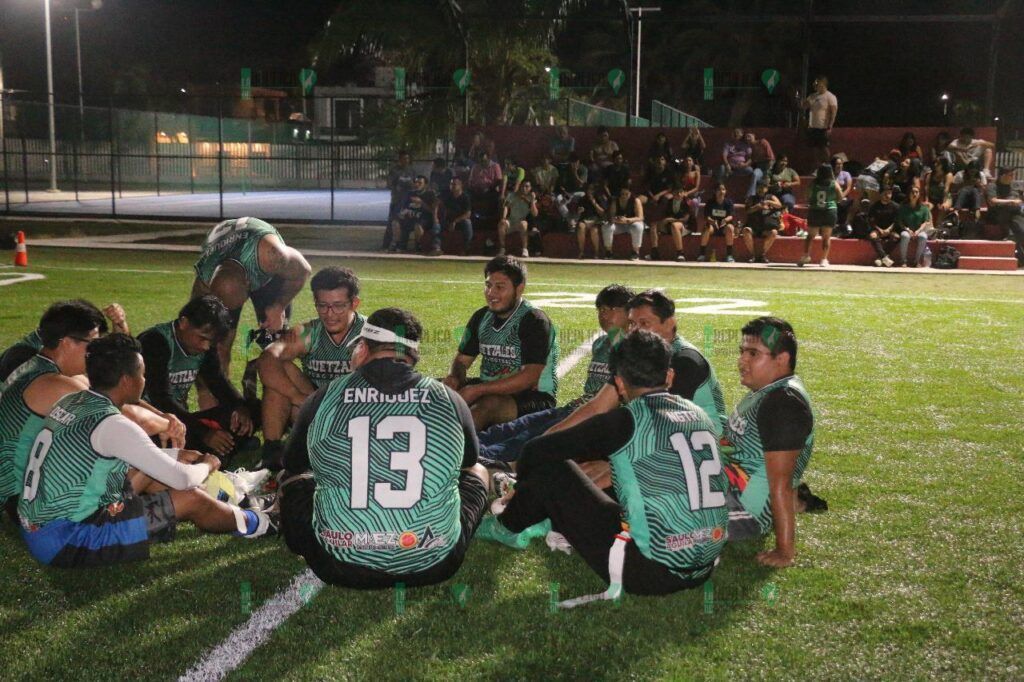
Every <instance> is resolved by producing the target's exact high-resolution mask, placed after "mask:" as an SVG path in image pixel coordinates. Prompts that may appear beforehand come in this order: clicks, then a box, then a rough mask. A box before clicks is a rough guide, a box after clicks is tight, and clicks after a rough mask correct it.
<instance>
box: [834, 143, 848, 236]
mask: <svg viewBox="0 0 1024 682" xmlns="http://www.w3.org/2000/svg"><path fill="white" fill-rule="evenodd" d="M844 162H845V159H844V157H842V156H840V155H838V154H836V155H835V156H833V157H832V173H833V174H834V175H835V176H836V182H837V183H839V189H840V190H841V191H840V192H839V197H838V201H837V211H836V229H837V230H839V236H840V237H852V236H853V229H852V228H851V227H850V207H851V206H852V205H853V197H852V196H850V193H851V192H852V191H853V176H852V175H850V174H849V173H848V172H847V171H845V170H843V164H844Z"/></svg>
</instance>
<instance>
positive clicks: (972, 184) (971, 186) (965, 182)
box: [953, 161, 987, 223]
mask: <svg viewBox="0 0 1024 682" xmlns="http://www.w3.org/2000/svg"><path fill="white" fill-rule="evenodd" d="M957 181H959V184H960V191H959V192H957V195H956V201H955V202H954V203H953V208H955V209H956V210H957V213H958V214H960V213H961V212H967V213H969V214H970V215H971V216H972V217H973V218H974V220H977V219H978V216H979V214H980V211H981V198H982V193H983V192H984V191H985V185H986V184H987V183H986V182H985V174H984V173H982V172H981V167H980V166H979V165H978V162H977V161H971V162H970V163H968V164H967V167H966V168H964V169H963V170H962V171H960V172H959V173H957V174H956V175H955V176H954V178H953V182H954V183H956V182H957ZM960 221H961V223H963V221H964V216H963V215H960Z"/></svg>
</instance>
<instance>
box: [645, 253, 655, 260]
mask: <svg viewBox="0 0 1024 682" xmlns="http://www.w3.org/2000/svg"><path fill="white" fill-rule="evenodd" d="M644 260H654V254H653V253H648V254H647V255H646V256H644Z"/></svg>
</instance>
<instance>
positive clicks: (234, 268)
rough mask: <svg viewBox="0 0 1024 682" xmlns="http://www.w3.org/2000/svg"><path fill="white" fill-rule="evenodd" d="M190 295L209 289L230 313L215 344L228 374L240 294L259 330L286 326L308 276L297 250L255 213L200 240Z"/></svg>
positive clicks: (220, 224)
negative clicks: (253, 313) (250, 304)
mask: <svg viewBox="0 0 1024 682" xmlns="http://www.w3.org/2000/svg"><path fill="white" fill-rule="evenodd" d="M195 271H196V279H195V282H193V284H192V298H199V297H200V296H205V295H206V294H213V295H214V296H216V297H217V298H219V299H220V300H221V301H223V302H224V305H226V306H227V308H228V311H229V312H230V313H231V326H230V328H229V329H228V332H227V333H226V334H225V335H224V337H223V338H222V339H221V341H220V343H219V345H218V352H219V353H220V362H221V366H222V367H223V368H224V373H225V374H230V371H229V370H230V365H231V346H232V344H233V343H234V341H235V330H236V329H237V328H238V320H239V317H240V316H241V314H242V306H243V305H245V301H246V299H249V300H251V301H252V307H253V310H254V311H255V312H256V320H257V321H258V322H259V325H260V327H261V328H263V329H267V330H269V331H271V332H277V331H280V330H281V329H283V328H284V327H285V326H287V322H288V313H289V311H290V304H291V302H292V299H293V298H295V296H296V294H298V293H299V292H300V291H302V287H303V286H305V284H306V279H308V278H309V273H310V267H309V263H307V262H306V259H305V258H303V257H302V254H301V253H299V252H298V251H296V250H295V249H293V248H291V247H290V246H286V245H285V243H284V239H282V238H281V235H280V234H278V232H277V230H276V229H275V228H274V226H273V225H271V224H269V223H266V222H264V221H262V220H260V219H259V218H237V219H233V220H225V221H224V222H222V223H219V224H218V225H217V226H215V227H214V228H213V229H212V230H211V231H210V234H209V235H207V237H206V241H205V242H204V243H203V252H202V254H201V255H200V256H199V260H198V261H196V264H195Z"/></svg>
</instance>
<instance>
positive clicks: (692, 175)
mask: <svg viewBox="0 0 1024 682" xmlns="http://www.w3.org/2000/svg"><path fill="white" fill-rule="evenodd" d="M678 176H679V183H680V185H681V186H682V188H683V193H684V194H685V198H686V200H687V201H689V202H691V204H693V205H691V206H690V208H691V209H692V211H693V213H694V215H696V212H697V204H698V203H699V202H698V197H697V194H698V193H699V192H700V166H698V165H697V162H696V160H695V159H694V158H693V157H692V156H684V157H683V160H682V162H681V163H680V164H679V171H678Z"/></svg>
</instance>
